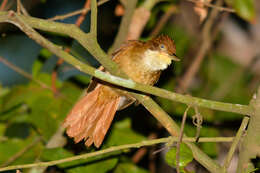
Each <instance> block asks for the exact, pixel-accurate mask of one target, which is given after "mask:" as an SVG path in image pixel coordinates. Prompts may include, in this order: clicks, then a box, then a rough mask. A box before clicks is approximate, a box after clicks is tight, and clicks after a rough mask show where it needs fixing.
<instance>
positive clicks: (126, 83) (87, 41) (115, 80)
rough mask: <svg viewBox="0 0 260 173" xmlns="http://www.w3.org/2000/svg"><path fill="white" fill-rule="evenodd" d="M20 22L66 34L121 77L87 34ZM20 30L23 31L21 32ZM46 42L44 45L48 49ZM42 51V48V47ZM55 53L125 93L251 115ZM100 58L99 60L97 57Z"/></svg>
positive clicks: (1, 16) (1, 15) (3, 15)
mask: <svg viewBox="0 0 260 173" xmlns="http://www.w3.org/2000/svg"><path fill="white" fill-rule="evenodd" d="M17 16H19V18H20V19H21V20H23V21H24V23H26V24H28V25H29V26H32V27H35V28H37V29H42V30H44V31H50V32H59V33H62V34H67V35H69V36H71V37H72V38H75V39H76V40H78V41H79V42H80V43H81V44H82V45H83V46H84V47H85V48H86V49H87V50H89V51H90V52H91V53H92V54H93V55H94V56H95V57H98V58H97V59H98V61H100V62H102V64H103V66H105V68H106V69H108V71H110V73H112V74H114V75H117V76H124V77H125V75H122V72H117V70H116V69H117V68H118V67H117V65H116V64H115V63H114V62H113V61H111V59H109V58H108V57H107V55H106V54H105V53H104V52H103V51H102V50H101V49H100V47H99V45H98V43H97V42H96V40H95V38H93V37H92V36H91V35H90V34H85V33H84V32H82V31H81V30H80V29H79V28H77V27H75V25H71V24H62V23H58V22H51V21H47V20H42V19H37V18H33V17H26V16H23V15H17ZM13 19H14V17H13V16H8V13H7V12H0V22H9V23H14V21H13ZM22 30H23V29H22ZM49 43H50V42H48V43H46V45H48V44H49ZM45 47H46V46H45ZM54 47H55V48H52V49H60V50H61V49H62V47H58V46H54ZM54 51H55V52H56V53H58V54H59V55H57V56H61V57H63V58H64V59H65V61H67V62H68V63H70V64H72V65H73V66H75V67H76V68H78V69H79V70H80V71H84V72H85V73H87V74H90V75H92V76H94V77H96V78H99V79H101V80H104V81H106V82H109V83H112V84H115V85H120V86H123V87H126V88H129V89H133V90H138V91H142V92H145V93H149V94H152V95H155V96H159V97H163V98H167V99H170V100H173V101H177V102H181V103H184V104H190V105H194V106H199V107H205V108H209V109H214V110H220V111H227V112H234V113H239V114H243V115H251V113H252V109H251V107H249V106H247V105H240V104H230V103H223V102H217V101H211V100H206V99H201V98H197V97H191V96H187V95H181V94H177V93H174V92H170V91H167V90H164V89H160V88H158V87H153V86H148V85H143V84H138V83H135V82H133V81H132V80H127V79H123V78H119V77H116V76H113V75H110V74H107V73H103V72H101V71H98V70H96V69H94V68H93V67H91V66H89V65H87V64H84V63H82V62H80V61H79V60H77V59H75V58H74V57H73V56H71V55H70V54H68V53H65V52H61V51H58V52H57V51H56V50H54ZM99 54H100V56H98V55H99Z"/></svg>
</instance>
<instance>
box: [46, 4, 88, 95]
mask: <svg viewBox="0 0 260 173" xmlns="http://www.w3.org/2000/svg"><path fill="white" fill-rule="evenodd" d="M83 9H85V11H83V12H82V13H81V15H80V16H79V17H78V19H77V21H76V22H75V25H76V26H78V27H80V25H81V24H82V22H83V21H84V19H85V17H86V14H87V12H88V11H87V10H86V9H90V0H86V2H85V4H84V8H83ZM65 52H67V53H69V52H70V48H66V49H65ZM63 62H64V60H63V58H60V59H59V60H58V62H57V63H56V66H55V68H54V70H53V72H52V75H51V82H52V85H51V86H52V89H53V91H54V94H56V93H57V92H58V91H57V87H56V80H57V69H58V68H59V66H60V65H61V64H63Z"/></svg>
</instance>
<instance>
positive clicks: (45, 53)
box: [40, 48, 52, 59]
mask: <svg viewBox="0 0 260 173" xmlns="http://www.w3.org/2000/svg"><path fill="white" fill-rule="evenodd" d="M40 56H43V57H44V58H46V59H48V58H50V57H51V56H52V53H51V52H50V51H49V50H48V49H45V48H43V49H41V51H40Z"/></svg>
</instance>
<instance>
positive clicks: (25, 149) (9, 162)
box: [0, 137, 41, 167]
mask: <svg viewBox="0 0 260 173" xmlns="http://www.w3.org/2000/svg"><path fill="white" fill-rule="evenodd" d="M40 141H41V138H40V137H38V138H36V139H35V140H34V141H32V143H30V144H29V145H27V146H25V147H24V148H23V149H21V150H20V151H18V152H17V153H16V154H15V155H13V156H12V157H10V158H9V159H8V160H6V161H5V162H4V163H3V164H1V165H0V167H5V166H7V165H9V164H11V163H13V162H14V161H15V160H16V159H18V158H19V157H21V156H22V155H23V154H24V153H26V152H27V151H28V150H30V149H31V148H32V147H34V146H35V145H36V144H37V143H38V142H40Z"/></svg>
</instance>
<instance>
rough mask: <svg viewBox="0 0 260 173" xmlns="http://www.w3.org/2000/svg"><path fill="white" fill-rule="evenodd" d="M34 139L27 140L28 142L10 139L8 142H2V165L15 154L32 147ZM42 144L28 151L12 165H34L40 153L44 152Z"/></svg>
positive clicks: (0, 161) (0, 156) (0, 146)
mask: <svg viewBox="0 0 260 173" xmlns="http://www.w3.org/2000/svg"><path fill="white" fill-rule="evenodd" d="M33 140H34V137H30V138H27V139H26V140H21V139H17V138H16V139H14V138H13V139H9V140H7V141H1V142H0V151H1V154H0V165H1V164H2V163H5V162H6V161H7V160H8V159H10V158H11V157H13V156H14V155H15V154H17V153H18V152H20V151H21V150H23V149H24V148H25V147H27V146H28V145H30V143H32V141H33ZM42 147H43V146H42V144H41V143H40V142H38V143H37V144H36V145H34V146H33V147H32V148H30V149H29V150H27V151H26V152H25V153H24V154H23V155H22V156H20V157H19V158H17V159H16V160H15V161H13V162H12V164H14V165H15V164H25V163H32V162H34V161H35V159H36V158H37V157H38V155H39V153H40V152H41V150H42Z"/></svg>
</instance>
